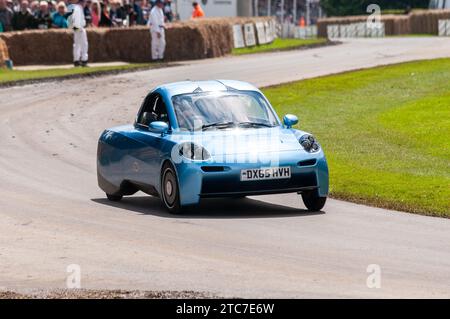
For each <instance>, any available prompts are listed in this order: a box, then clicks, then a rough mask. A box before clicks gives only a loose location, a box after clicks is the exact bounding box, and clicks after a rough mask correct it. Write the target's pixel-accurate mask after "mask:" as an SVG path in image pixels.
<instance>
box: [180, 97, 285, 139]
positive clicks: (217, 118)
mask: <svg viewBox="0 0 450 319" xmlns="http://www.w3.org/2000/svg"><path fill="white" fill-rule="evenodd" d="M172 103H173V107H174V110H175V114H176V116H177V121H178V126H179V127H180V129H182V130H189V131H193V130H210V129H216V130H217V129H226V128H232V127H242V128H258V127H272V126H275V125H278V120H277V118H276V116H275V115H274V113H273V111H272V109H271V108H270V107H269V105H268V104H267V102H266V100H265V99H264V98H263V96H262V95H261V94H260V93H258V92H254V91H238V92H220V93H217V92H214V93H211V92H209V93H190V94H182V95H177V96H174V97H173V98H172Z"/></svg>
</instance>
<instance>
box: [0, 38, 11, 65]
mask: <svg viewBox="0 0 450 319" xmlns="http://www.w3.org/2000/svg"><path fill="white" fill-rule="evenodd" d="M6 60H9V53H8V47H7V46H6V43H5V41H3V40H2V39H0V68H4V67H5V66H6V64H5V61H6Z"/></svg>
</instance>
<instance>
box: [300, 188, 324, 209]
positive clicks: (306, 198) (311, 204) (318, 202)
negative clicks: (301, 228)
mask: <svg viewBox="0 0 450 319" xmlns="http://www.w3.org/2000/svg"><path fill="white" fill-rule="evenodd" d="M302 199H303V203H304V204H305V206H306V208H308V210H309V211H312V212H318V211H320V210H321V209H322V208H323V206H325V202H326V201H327V198H326V197H320V196H319V194H317V191H312V192H305V193H302Z"/></svg>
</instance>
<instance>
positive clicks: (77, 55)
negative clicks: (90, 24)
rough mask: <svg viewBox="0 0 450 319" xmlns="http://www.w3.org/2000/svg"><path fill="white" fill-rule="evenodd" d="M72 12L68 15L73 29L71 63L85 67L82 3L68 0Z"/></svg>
mask: <svg viewBox="0 0 450 319" xmlns="http://www.w3.org/2000/svg"><path fill="white" fill-rule="evenodd" d="M70 3H71V6H72V11H73V13H72V14H71V15H70V17H69V19H70V26H71V28H72V29H73V64H74V66H76V67H77V66H82V67H86V66H87V63H88V39H87V34H86V29H85V27H86V20H85V19H84V8H83V4H82V2H81V1H79V0H70Z"/></svg>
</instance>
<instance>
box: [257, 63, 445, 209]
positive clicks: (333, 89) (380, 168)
mask: <svg viewBox="0 0 450 319" xmlns="http://www.w3.org/2000/svg"><path fill="white" fill-rule="evenodd" d="M449 83H450V59H438V60H430V61H422V62H412V63H405V64H398V65H394V66H386V67H378V68H373V69H368V70H362V71H356V72H349V73H343V74H339V75H333V76H327V77H322V78H316V79H310V80H304V81H300V82H295V83H291V84H286V85H282V86H278V87H272V88H266V89H265V90H264V93H265V94H266V95H267V96H268V98H269V99H270V100H271V101H272V103H273V105H274V106H275V108H276V109H277V111H278V112H279V114H285V113H293V114H297V115H298V116H299V119H300V122H299V125H298V127H299V128H300V129H303V130H305V131H309V132H312V133H314V134H315V135H316V136H317V137H318V139H319V141H320V142H321V144H322V146H323V148H324V150H325V152H326V155H327V159H328V162H329V167H330V191H331V195H332V196H333V197H336V198H341V199H346V200H350V201H354V202H360V203H366V204H371V205H374V206H379V207H386V208H392V209H397V210H403V211H408V212H414V213H421V214H427V215H434V216H442V217H450V85H449Z"/></svg>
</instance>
